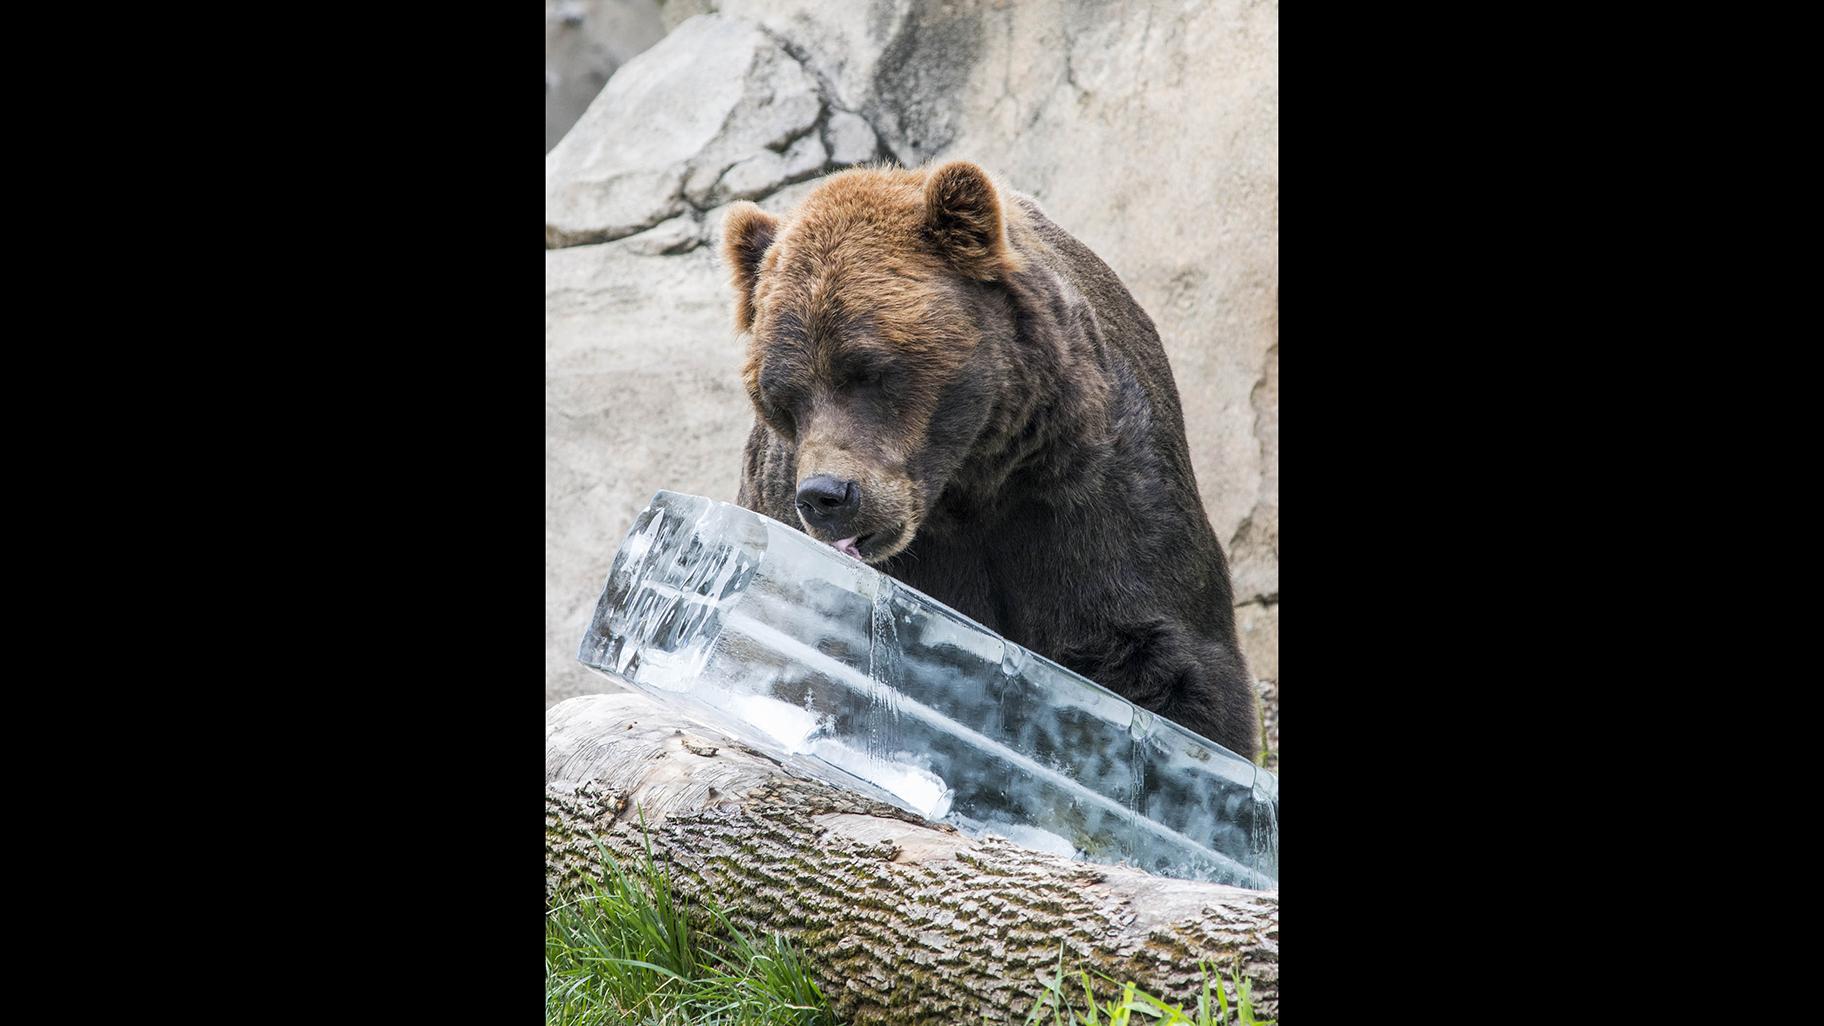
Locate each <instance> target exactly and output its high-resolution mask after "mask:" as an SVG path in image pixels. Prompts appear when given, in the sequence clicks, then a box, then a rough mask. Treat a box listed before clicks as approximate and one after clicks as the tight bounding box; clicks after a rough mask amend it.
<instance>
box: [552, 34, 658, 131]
mask: <svg viewBox="0 0 1824 1026" xmlns="http://www.w3.org/2000/svg"><path fill="white" fill-rule="evenodd" d="M668 27H669V26H667V25H666V24H665V23H664V22H663V21H662V20H661V19H660V18H659V3H658V0H545V152H546V153H549V152H551V148H552V147H553V146H556V145H557V142H558V140H559V139H562V138H563V137H564V133H565V132H568V131H569V130H570V126H571V125H574V124H576V119H577V118H579V117H582V115H583V111H585V110H587V109H588V108H589V101H591V100H593V99H595V96H596V94H597V93H599V92H601V91H602V86H604V85H606V84H607V82H608V78H609V76H611V75H613V74H614V72H615V70H616V69H617V68H619V67H620V66H621V65H623V64H625V63H627V61H628V60H630V59H632V57H633V56H634V55H635V54H638V53H639V52H640V51H642V50H644V49H646V48H647V47H649V46H651V45H652V44H654V43H656V42H658V41H659V39H660V38H662V37H663V36H664V35H665V32H666V30H667V28H668Z"/></svg>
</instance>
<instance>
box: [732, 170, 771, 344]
mask: <svg viewBox="0 0 1824 1026" xmlns="http://www.w3.org/2000/svg"><path fill="white" fill-rule="evenodd" d="M778 234H779V219H778V218H776V217H774V216H773V215H771V214H769V213H767V212H766V211H764V210H761V209H760V208H759V207H758V206H756V205H755V204H753V203H749V202H747V201H746V200H743V201H741V202H740V203H736V204H735V205H734V206H732V207H729V208H728V216H727V217H725V218H723V220H722V259H723V260H725V261H727V262H728V271H729V283H730V284H731V285H733V286H734V289H735V328H736V330H738V331H747V330H748V329H750V328H752V327H753V326H754V283H755V282H756V281H758V280H759V278H760V258H761V257H763V256H765V255H766V249H767V247H768V246H771V245H772V244H773V238H774V237H775V236H777V235H778Z"/></svg>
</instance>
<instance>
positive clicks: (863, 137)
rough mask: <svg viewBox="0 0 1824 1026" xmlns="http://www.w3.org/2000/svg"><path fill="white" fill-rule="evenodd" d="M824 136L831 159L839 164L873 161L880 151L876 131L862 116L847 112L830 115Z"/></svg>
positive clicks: (840, 111) (841, 111)
mask: <svg viewBox="0 0 1824 1026" xmlns="http://www.w3.org/2000/svg"><path fill="white" fill-rule="evenodd" d="M823 134H824V136H825V138H826V139H827V140H828V142H829V146H830V159H831V160H832V161H835V162H836V163H838V164H859V163H861V162H862V161H865V160H873V159H874V155H875V154H876V153H878V152H879V151H880V141H879V140H878V139H876V138H875V137H874V129H872V128H869V127H868V123H867V121H865V120H863V118H862V117H861V115H859V114H851V113H849V112H848V111H846V110H839V111H836V112H835V113H833V114H831V115H830V121H829V124H827V125H825V126H824V129H823Z"/></svg>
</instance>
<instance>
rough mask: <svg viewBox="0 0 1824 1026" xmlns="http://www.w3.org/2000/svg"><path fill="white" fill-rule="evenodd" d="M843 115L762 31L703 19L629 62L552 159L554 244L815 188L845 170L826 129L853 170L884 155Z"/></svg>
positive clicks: (548, 225)
mask: <svg viewBox="0 0 1824 1026" xmlns="http://www.w3.org/2000/svg"><path fill="white" fill-rule="evenodd" d="M831 113H832V112H831V110H830V108H829V107H828V105H826V103H825V101H824V96H823V93H822V91H821V89H820V88H819V86H818V84H817V80H816V79H815V78H813V77H812V76H811V75H810V73H809V72H807V71H805V69H804V66H803V65H801V64H800V63H799V62H798V61H797V60H796V59H795V58H794V57H792V55H791V54H789V53H787V52H786V51H785V49H784V48H783V47H781V46H780V44H779V43H778V42H777V41H776V40H775V39H773V38H772V37H771V36H769V35H768V34H767V33H765V32H764V31H762V30H761V29H760V28H759V27H758V26H756V25H754V24H753V23H752V22H748V21H743V20H740V19H736V18H724V17H720V16H717V15H704V16H702V17H697V18H692V19H690V20H689V21H688V22H685V23H684V24H683V25H680V26H679V27H678V29H677V31H675V32H673V33H672V34H671V35H669V36H667V37H665V40H664V41H663V42H661V43H659V44H658V45H657V46H655V47H653V48H652V49H650V50H647V51H646V52H645V53H643V54H641V55H639V56H638V57H635V58H634V59H633V60H631V61H629V62H627V65H626V66H625V67H624V68H622V69H621V71H620V72H619V73H618V74H616V75H615V76H614V78H613V79H611V80H610V81H609V83H608V87H607V88H605V89H603V90H602V91H601V93H600V94H599V95H597V96H596V98H595V101H594V102H593V103H591V104H590V105H589V109H588V110H587V111H585V112H584V114H583V116H582V118H581V120H579V121H578V122H577V124H576V127H574V128H573V129H571V131H570V134H569V135H567V136H565V137H564V141H563V142H561V143H558V145H557V148H556V149H554V150H552V151H551V152H550V153H548V154H546V155H545V245H546V246H547V247H550V248H557V247H563V246H575V245H584V244H588V243H593V242H608V241H612V240H614V239H619V238H624V237H626V236H629V235H633V234H636V233H638V232H642V231H645V230H646V229H648V228H652V227H654V226H656V225H659V224H661V223H663V222H665V221H667V220H670V219H672V218H676V217H680V216H685V217H691V218H692V219H697V218H699V217H700V215H701V214H702V213H703V212H704V211H706V210H709V209H711V208H712V207H715V206H718V205H723V204H727V203H730V202H732V201H734V200H742V199H758V198H760V197H763V196H766V195H769V194H771V193H772V192H774V191H776V190H777V189H779V188H780V187H781V186H784V185H787V184H790V183H792V182H798V181H803V180H804V179H806V178H809V177H811V176H814V175H817V174H819V173H821V172H823V171H825V170H827V169H829V168H830V167H832V166H833V165H832V162H831V159H830V149H831V146H830V144H828V143H826V142H825V141H824V136H825V129H826V128H827V129H829V130H830V134H831V142H832V143H839V144H840V145H841V146H842V148H843V151H844V155H845V156H847V157H849V158H850V159H849V160H848V161H846V162H845V163H854V162H856V161H860V160H865V159H867V158H868V157H871V156H873V155H874V146H873V145H872V140H871V139H868V140H866V141H865V142H864V141H863V140H861V139H860V138H859V136H860V132H858V131H857V127H858V126H859V128H860V129H862V130H866V127H867V126H866V124H865V122H860V119H858V118H853V117H851V118H848V119H838V120H837V121H836V122H835V123H834V124H828V122H829V121H830V115H831ZM838 113H840V112H838Z"/></svg>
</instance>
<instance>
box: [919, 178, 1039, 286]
mask: <svg viewBox="0 0 1824 1026" xmlns="http://www.w3.org/2000/svg"><path fill="white" fill-rule="evenodd" d="M925 231H926V232H927V233H929V235H930V236H931V239H932V241H933V242H934V243H935V244H936V245H937V248H938V251H939V252H941V253H943V255H944V256H945V257H946V258H948V259H949V261H950V263H951V264H952V265H953V266H954V267H955V268H956V269H957V270H959V271H961V272H962V273H964V274H966V275H968V276H969V277H971V278H975V279H977V280H979V281H997V280H999V279H1001V278H1004V277H1006V276H1007V275H1008V274H1010V273H1011V272H1013V271H1017V270H1019V269H1020V266H1019V258H1018V257H1016V256H1015V255H1014V252H1013V248H1012V247H1011V246H1009V245H1008V244H1007V225H1006V219H1005V218H1004V217H1003V216H1002V214H1001V195H1000V192H999V191H998V190H996V189H995V187H994V183H993V182H992V181H990V180H989V178H988V172H986V171H983V170H982V169H981V168H979V167H977V166H975V165H974V164H971V163H969V162H968V161H966V160H953V161H951V162H949V163H948V164H940V165H939V166H937V167H935V168H932V169H931V172H930V174H929V176H928V177H926V179H925Z"/></svg>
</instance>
